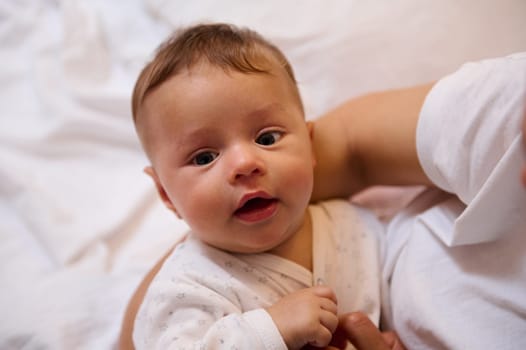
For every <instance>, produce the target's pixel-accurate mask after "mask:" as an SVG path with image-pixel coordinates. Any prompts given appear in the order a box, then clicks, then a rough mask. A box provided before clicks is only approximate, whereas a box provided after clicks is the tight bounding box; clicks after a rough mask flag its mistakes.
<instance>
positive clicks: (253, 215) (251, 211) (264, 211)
mask: <svg viewBox="0 0 526 350" xmlns="http://www.w3.org/2000/svg"><path fill="white" fill-rule="evenodd" d="M277 202H278V200H277V199H274V198H261V197H256V198H252V199H250V200H248V201H247V202H246V203H245V204H243V206H241V207H240V208H239V209H237V210H236V211H235V212H234V215H235V216H236V217H238V218H240V219H242V220H245V221H259V220H263V219H266V218H267V217H269V216H271V215H272V214H273V213H274V211H275V208H276V205H277Z"/></svg>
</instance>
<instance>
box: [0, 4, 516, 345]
mask: <svg viewBox="0 0 526 350" xmlns="http://www.w3.org/2000/svg"><path fill="white" fill-rule="evenodd" d="M214 20H219V21H228V22H233V23H235V24H238V25H247V26H250V27H252V28H254V29H256V30H258V31H260V32H261V33H262V34H263V35H265V36H267V37H268V38H269V39H271V40H272V41H274V42H275V43H276V44H277V45H278V46H279V47H281V48H282V49H283V51H284V52H285V53H286V55H287V56H288V57H289V59H290V61H291V62H292V64H293V66H294V67H295V70H296V74H297V78H298V81H299V87H300V91H301V93H302V96H303V98H304V101H305V106H306V113H307V117H308V118H309V119H312V118H315V117H316V116H318V115H320V114H322V113H323V112H324V111H326V110H328V109H330V108H332V107H335V106H336V105H337V104H339V103H341V102H342V101H344V100H345V99H347V98H349V97H351V96H356V95H359V94H362V93H366V92H368V91H373V90H378V89H386V88H394V87H402V86H408V85H413V84H417V83H423V82H427V81H431V80H435V79H438V78H440V77H441V76H443V75H445V74H447V73H449V72H451V71H453V70H454V69H456V68H457V67H458V66H459V65H460V64H461V63H463V62H465V61H469V60H475V59H481V58H486V57H492V56H499V55H506V54H510V53H513V52H517V51H524V50H525V49H526V2H525V1H523V0H501V1H493V0H463V1H457V0H443V1H431V0H427V1H421V0H391V1H389V0H355V1H344V0H330V1H313V0H310V1H293V0H285V1H284V0H280V1H278V0H272V1H266V2H264V3H261V4H257V5H255V3H254V2H248V1H242V0H238V1H235V0H228V1H221V2H219V1H213V0H206V1H205V0H199V1H161V0H150V1H148V0H145V1H141V0H133V1H124V0H122V1H103V0H95V1H82V0H68V1H52V0H42V1H31V0H24V1H22V0H19V1H14V0H13V1H11V0H2V1H1V2H0V102H1V103H0V242H1V244H0V285H1V291H0V310H1V312H2V316H3V317H2V321H0V348H1V349H111V348H114V347H115V346H116V342H117V337H118V332H119V327H120V322H121V319H122V316H123V312H124V308H125V306H126V303H127V301H128V299H129V297H130V296H131V294H132V293H133V291H134V288H135V286H136V285H137V283H138V282H139V281H140V279H141V277H142V276H143V275H144V273H145V272H146V271H147V270H148V269H149V267H150V266H151V265H152V264H153V263H154V262H155V261H156V260H157V259H158V258H159V257H160V256H161V254H162V253H163V252H164V251H165V250H166V249H167V248H168V247H169V245H170V244H171V242H173V241H175V240H176V239H177V238H178V237H179V236H180V235H181V234H182V232H184V230H185V229H186V225H185V224H184V223H183V222H181V221H179V220H177V219H176V218H174V217H173V216H172V215H170V213H169V212H168V211H167V210H165V209H164V208H163V207H162V205H161V203H160V201H159V200H158V199H157V198H156V194H155V191H154V188H153V186H152V184H151V183H150V181H149V179H148V178H147V177H146V176H145V175H144V174H143V173H142V172H141V170H142V168H143V167H144V166H145V165H146V164H147V162H146V159H145V157H144V155H143V154H142V152H141V150H140V147H139V144H138V142H137V140H136V137H135V134H134V130H133V126H132V123H131V119H130V118H131V117H130V106H129V99H130V93H131V90H132V88H133V84H134V81H135V78H136V76H137V74H138V72H139V70H140V69H141V67H142V65H143V64H144V63H145V61H146V60H147V59H148V58H149V57H150V55H151V52H152V51H153V50H154V48H155V47H156V46H157V45H158V44H159V43H160V41H161V40H162V39H163V38H165V36H166V35H168V34H169V33H170V32H171V31H172V30H173V29H174V28H177V27H179V26H181V25H184V24H189V23H193V22H195V21H214ZM390 193H395V194H396V195H397V193H398V192H390ZM389 203H391V202H389ZM389 203H388V204H389Z"/></svg>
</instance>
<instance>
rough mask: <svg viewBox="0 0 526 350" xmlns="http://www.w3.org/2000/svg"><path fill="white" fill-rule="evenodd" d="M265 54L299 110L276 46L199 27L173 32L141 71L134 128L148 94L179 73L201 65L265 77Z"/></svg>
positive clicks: (237, 32)
mask: <svg viewBox="0 0 526 350" xmlns="http://www.w3.org/2000/svg"><path fill="white" fill-rule="evenodd" d="M269 53H270V57H272V58H274V59H275V60H277V63H278V64H279V65H280V66H281V67H283V69H284V70H285V71H286V73H287V76H288V77H289V78H290V79H291V83H292V85H293V88H294V93H295V95H296V97H297V99H298V102H299V104H300V106H301V108H302V110H303V106H302V103H301V98H300V94H299V91H298V88H297V86H296V79H295V77H294V72H293V70H292V66H291V65H290V63H289V62H288V60H287V59H286V57H285V55H284V54H283V53H282V52H281V51H280V50H279V49H278V48H277V47H276V46H274V45H273V44H271V43H270V42H268V41H267V40H265V39H264V38H263V37H262V36H260V35H259V34H258V33H256V32H254V31H252V30H249V29H246V28H238V27H236V26H234V25H230V24H224V23H216V24H199V25H195V26H192V27H189V28H186V29H182V30H179V31H177V32H175V34H174V35H172V36H171V37H170V38H168V39H167V40H166V41H165V42H163V43H162V44H161V45H160V46H159V48H158V49H157V51H156V54H155V56H154V58H153V60H152V61H151V62H149V63H148V64H147V65H146V66H145V67H144V68H143V70H142V72H141V73H140V75H139V78H138V79H137V82H136V83H135V88H134V90H133V95H132V114H133V121H134V123H135V124H136V125H137V118H138V116H137V114H138V110H139V108H140V106H141V104H142V103H143V102H144V99H145V98H146V96H147V95H148V93H150V92H151V91H152V90H153V89H155V88H156V87H158V86H160V85H161V84H162V83H164V82H165V81H166V80H168V79H169V78H171V77H172V76H175V75H176V74H177V73H179V72H181V71H182V70H184V69H190V68H192V66H193V65H195V64H197V63H199V62H203V61H204V62H206V63H207V64H210V65H212V66H217V67H219V68H222V69H224V70H226V71H228V70H233V71H238V72H242V73H269V72H270V69H271V67H270V66H269Z"/></svg>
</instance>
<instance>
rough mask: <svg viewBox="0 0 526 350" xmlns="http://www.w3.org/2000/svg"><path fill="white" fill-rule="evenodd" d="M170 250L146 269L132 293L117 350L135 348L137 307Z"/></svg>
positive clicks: (132, 349)
mask: <svg viewBox="0 0 526 350" xmlns="http://www.w3.org/2000/svg"><path fill="white" fill-rule="evenodd" d="M172 251H173V248H171V249H170V250H169V251H168V252H166V254H165V255H164V256H163V257H162V258H161V259H159V261H157V263H155V265H154V266H153V267H152V269H151V270H150V271H148V273H147V274H146V276H145V277H144V279H143V280H142V281H141V283H140V284H139V286H138V287H137V289H136V290H135V292H134V293H133V295H132V297H131V299H130V301H129V302H128V305H127V307H126V311H125V313H124V318H123V320H122V325H121V334H120V335H119V350H134V349H135V347H134V346H133V338H132V335H133V324H134V322H135V317H136V316H137V312H138V311H139V307H140V306H141V304H142V301H143V299H144V295H145V294H146V291H147V290H148V287H149V286H150V284H151V283H152V280H153V278H154V277H155V275H157V273H158V272H159V270H160V269H161V266H163V264H164V261H165V260H166V258H168V256H170V254H171V253H172Z"/></svg>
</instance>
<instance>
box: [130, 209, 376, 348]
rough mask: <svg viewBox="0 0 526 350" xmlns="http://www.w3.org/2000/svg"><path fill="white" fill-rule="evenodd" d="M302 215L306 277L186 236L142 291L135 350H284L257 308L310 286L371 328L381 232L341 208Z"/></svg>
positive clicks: (274, 260)
mask: <svg viewBox="0 0 526 350" xmlns="http://www.w3.org/2000/svg"><path fill="white" fill-rule="evenodd" d="M309 211H310V214H311V218H312V227H313V242H314V244H313V247H314V248H313V265H314V272H313V273H311V272H310V271H308V270H306V269H305V268H303V267H302V266H300V265H298V264H296V263H294V262H291V261H289V260H285V259H283V258H280V257H278V256H276V255H272V254H266V253H261V254H231V253H227V252H224V251H222V250H219V249H216V248H214V247H211V246H209V245H206V244H204V243H202V242H200V241H199V240H197V239H196V238H194V237H193V236H192V235H191V234H190V235H189V236H188V238H187V239H186V240H185V241H184V242H183V243H181V244H179V245H178V246H177V247H176V248H175V250H174V252H173V253H172V254H171V256H170V257H169V258H168V259H167V260H166V261H165V263H164V265H163V267H162V268H161V270H160V272H159V273H158V275H157V276H156V278H155V279H154V281H153V282H152V284H151V285H150V288H149V289H148V292H147V294H146V296H145V299H144V302H143V304H142V305H141V308H140V310H139V313H138V315H137V318H136V321H135V326H134V334H133V339H134V344H135V347H136V348H137V349H178V350H182V349H240V350H242V349H251V350H257V349H286V345H285V343H284V341H283V339H282V337H281V335H280V333H279V331H278V329H277V327H276V326H275V325H274V323H273V321H272V318H271V317H270V315H269V314H268V313H267V312H266V311H265V310H264V307H267V306H269V305H271V304H273V303H275V302H276V301H277V300H278V299H280V298H281V297H283V296H285V295H286V294H288V293H290V292H293V291H295V290H298V289H301V288H307V287H311V286H313V285H314V284H315V283H323V284H326V285H328V286H331V287H332V288H333V290H334V292H335V294H336V296H337V299H338V310H339V312H340V313H345V312H349V311H356V310H361V311H363V312H365V313H367V314H368V315H369V317H370V318H371V319H372V320H373V321H375V322H377V321H378V318H379V311H380V304H379V299H380V261H379V259H380V257H379V256H380V255H379V254H380V253H379V248H380V243H379V240H378V238H379V236H380V235H381V232H382V226H381V224H380V223H379V222H378V220H377V219H376V218H375V217H374V216H373V215H372V214H370V213H369V212H368V211H366V210H364V209H361V208H359V207H357V206H354V205H351V204H350V203H349V202H347V201H343V200H334V201H327V202H323V203H321V204H319V205H315V206H310V207H309ZM293 317H294V315H291V318H293Z"/></svg>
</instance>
